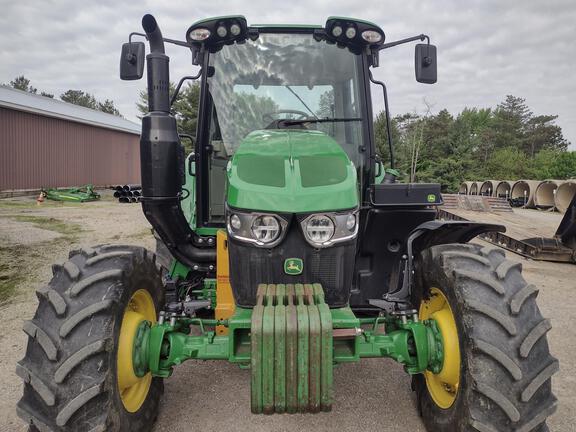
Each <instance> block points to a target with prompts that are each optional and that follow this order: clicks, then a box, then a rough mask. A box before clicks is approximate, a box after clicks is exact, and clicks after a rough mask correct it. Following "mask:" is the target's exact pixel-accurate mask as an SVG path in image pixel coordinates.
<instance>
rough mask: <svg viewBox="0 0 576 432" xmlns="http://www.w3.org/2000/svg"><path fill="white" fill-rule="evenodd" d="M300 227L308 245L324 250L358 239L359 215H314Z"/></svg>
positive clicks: (339, 213) (347, 213)
mask: <svg viewBox="0 0 576 432" xmlns="http://www.w3.org/2000/svg"><path fill="white" fill-rule="evenodd" d="M300 226H301V227H302V231H303V232H304V236H305V237H306V240H307V241H308V243H310V244H311V245H312V246H314V247H317V248H322V247H327V246H331V245H333V244H334V243H338V242H342V241H345V240H350V239H352V238H354V237H356V234H358V215H357V211H352V212H338V213H337V212H334V213H320V214H313V215H310V216H308V217H307V218H305V219H304V220H302V221H301V222H300Z"/></svg>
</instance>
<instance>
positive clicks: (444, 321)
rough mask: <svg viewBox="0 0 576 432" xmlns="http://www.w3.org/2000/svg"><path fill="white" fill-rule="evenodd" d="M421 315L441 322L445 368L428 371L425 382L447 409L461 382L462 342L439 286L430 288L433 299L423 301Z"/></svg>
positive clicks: (440, 405)
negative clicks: (434, 371)
mask: <svg viewBox="0 0 576 432" xmlns="http://www.w3.org/2000/svg"><path fill="white" fill-rule="evenodd" d="M420 318H421V319H422V320H427V319H433V320H435V321H436V323H437V324H438V328H439V329H440V333H441V334H442V340H443V346H444V364H443V366H442V370H441V371H440V372H439V373H437V374H435V373H433V372H431V371H428V370H427V371H425V372H424V377H425V378H426V386H427V387H428V392H429V393H430V396H431V397H432V400H434V402H435V403H436V405H438V406H439V407H440V408H443V409H448V408H450V407H451V406H452V404H453V403H454V401H455V400H456V396H457V395H458V387H459V385H460V364H461V360H460V344H459V341H458V329H457V327H456V320H455V319H454V314H453V313H452V308H450V304H449V303H448V299H447V298H446V296H445V295H444V293H443V292H442V291H440V290H439V289H438V288H432V289H431V290H430V299H428V300H423V301H422V303H421V304H420Z"/></svg>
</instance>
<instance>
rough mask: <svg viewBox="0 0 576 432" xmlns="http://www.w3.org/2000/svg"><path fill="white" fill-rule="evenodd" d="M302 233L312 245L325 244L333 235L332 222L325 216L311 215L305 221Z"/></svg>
mask: <svg viewBox="0 0 576 432" xmlns="http://www.w3.org/2000/svg"><path fill="white" fill-rule="evenodd" d="M304 233H305V234H306V237H308V239H309V240H310V241H311V242H312V243H326V242H327V241H328V240H330V239H331V238H332V236H333V235H334V222H332V219H330V218H329V217H328V216H326V215H313V216H311V217H309V218H308V219H307V220H306V224H305V225H304Z"/></svg>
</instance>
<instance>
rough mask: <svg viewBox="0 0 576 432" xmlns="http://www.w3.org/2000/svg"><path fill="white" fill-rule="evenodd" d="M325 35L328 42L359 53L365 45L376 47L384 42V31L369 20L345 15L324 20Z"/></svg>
mask: <svg viewBox="0 0 576 432" xmlns="http://www.w3.org/2000/svg"><path fill="white" fill-rule="evenodd" d="M324 31H325V37H326V39H327V40H328V41H329V42H334V43H337V44H339V45H340V46H346V47H347V48H348V49H349V50H350V51H352V52H353V53H355V54H359V53H361V52H362V50H363V49H365V48H366V47H370V48H371V49H378V47H379V46H380V45H381V44H383V43H384V31H382V29H381V28H380V27H378V26H377V25H376V24H374V23H371V22H369V21H363V20H358V19H354V18H346V17H330V18H328V20H327V21H326V24H325V27H324Z"/></svg>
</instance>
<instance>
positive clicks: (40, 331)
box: [16, 246, 163, 432]
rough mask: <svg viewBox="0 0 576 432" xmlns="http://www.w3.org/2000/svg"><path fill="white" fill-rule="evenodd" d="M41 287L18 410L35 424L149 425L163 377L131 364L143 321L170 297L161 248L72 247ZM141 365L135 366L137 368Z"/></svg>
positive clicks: (86, 427) (20, 368)
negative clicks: (160, 258)
mask: <svg viewBox="0 0 576 432" xmlns="http://www.w3.org/2000/svg"><path fill="white" fill-rule="evenodd" d="M53 274H54V276H53V278H52V280H51V281H50V283H49V284H48V286H47V287H45V288H42V289H40V290H38V298H39V305H38V309H37V310H36V314H35V315H34V318H33V319H32V320H31V321H28V322H26V323H25V324H24V331H25V332H26V333H27V334H28V335H29V339H28V347H27V350H26V355H25V356H24V358H23V359H22V360H21V361H20V362H19V363H18V365H17V368H16V372H17V374H18V375H19V376H20V377H21V378H22V379H23V380H24V395H23V397H22V399H21V400H20V402H19V403H18V406H17V410H18V414H19V415H20V417H22V418H23V419H24V420H25V421H26V422H27V423H28V424H29V425H30V430H31V431H37V430H39V431H42V432H44V431H62V432H64V431H149V430H151V429H152V425H153V423H154V421H155V419H156V416H157V414H158V406H159V402H160V397H161V394H162V392H163V382H162V380H161V379H160V378H153V377H152V376H151V375H150V373H147V374H145V373H139V372H138V367H135V366H133V363H132V349H133V346H134V341H135V338H136V332H137V328H138V327H139V325H140V323H142V321H144V320H146V321H150V322H155V321H156V314H157V311H158V310H159V308H160V307H162V304H163V303H162V301H163V289H162V281H161V276H160V268H159V266H158V265H157V264H156V258H155V256H154V254H152V253H151V252H148V251H147V250H145V249H143V248H140V247H134V246H99V247H96V248H93V249H92V248H86V249H82V250H79V251H73V252H71V253H70V260H69V261H67V262H66V263H64V264H63V265H55V266H53ZM135 370H136V372H135Z"/></svg>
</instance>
